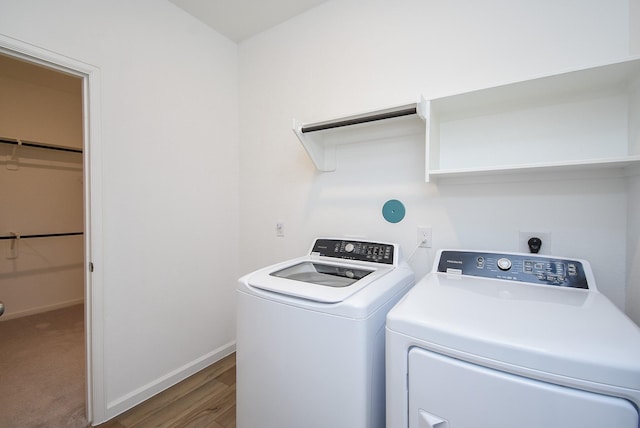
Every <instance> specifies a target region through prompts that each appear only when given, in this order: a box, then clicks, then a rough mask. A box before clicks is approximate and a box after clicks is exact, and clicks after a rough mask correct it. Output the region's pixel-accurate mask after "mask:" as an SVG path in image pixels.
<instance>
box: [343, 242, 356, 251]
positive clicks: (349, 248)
mask: <svg viewBox="0 0 640 428" xmlns="http://www.w3.org/2000/svg"><path fill="white" fill-rule="evenodd" d="M354 248H356V247H355V246H354V245H353V244H352V243H351V242H349V243H348V244H347V245H345V246H344V250H345V251H346V252H347V253H350V252H352V251H353V250H354Z"/></svg>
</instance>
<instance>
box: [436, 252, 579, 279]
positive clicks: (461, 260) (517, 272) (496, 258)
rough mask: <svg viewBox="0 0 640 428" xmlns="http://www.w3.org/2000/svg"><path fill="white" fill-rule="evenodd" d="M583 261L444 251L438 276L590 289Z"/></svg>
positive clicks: (527, 255)
mask: <svg viewBox="0 0 640 428" xmlns="http://www.w3.org/2000/svg"><path fill="white" fill-rule="evenodd" d="M584 269H585V268H584V266H583V264H582V262H580V261H579V260H571V259H561V258H557V257H547V256H538V255H533V254H506V253H486V252H476V251H455V250H451V251H449V250H443V251H442V252H441V253H440V260H439V261H438V272H448V273H455V274H459V275H468V276H479V277H483V278H492V279H505V280H510V281H520V282H528V283H533V284H546V285H554V286H558V287H571V288H584V289H588V288H589V285H588V284H587V278H586V275H585V270H584Z"/></svg>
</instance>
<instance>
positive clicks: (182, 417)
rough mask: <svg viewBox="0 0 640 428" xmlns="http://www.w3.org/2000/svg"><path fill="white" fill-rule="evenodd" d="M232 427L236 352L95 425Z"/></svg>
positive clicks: (119, 427)
mask: <svg viewBox="0 0 640 428" xmlns="http://www.w3.org/2000/svg"><path fill="white" fill-rule="evenodd" d="M150 426H153V427H176V426H179V427H185V428H186V427H189V428H196V427H203V428H204V427H207V428H235V426H236V354H235V353H234V354H231V355H229V356H227V357H225V358H223V359H222V360H220V361H218V362H216V363H214V364H212V365H211V366H209V367H207V368H206V369H204V370H202V371H200V372H198V373H196V374H194V375H193V376H191V377H189V378H187V379H185V380H183V381H182V382H180V383H178V384H177V385H174V386H173V387H171V388H169V389H167V390H166V391H163V392H161V393H160V394H158V395H156V396H154V397H152V398H150V399H149V400H147V401H145V402H143V403H141V404H139V405H138V406H136V407H134V408H133V409H131V410H128V411H127V412H125V413H123V414H121V415H119V416H117V417H115V418H114V419H112V420H111V421H109V422H106V423H104V424H101V425H98V428H136V427H150Z"/></svg>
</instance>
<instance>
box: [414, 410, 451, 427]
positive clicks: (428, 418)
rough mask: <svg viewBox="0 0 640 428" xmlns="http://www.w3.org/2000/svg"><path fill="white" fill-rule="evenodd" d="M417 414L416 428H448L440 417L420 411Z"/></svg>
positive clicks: (446, 423)
mask: <svg viewBox="0 0 640 428" xmlns="http://www.w3.org/2000/svg"><path fill="white" fill-rule="evenodd" d="M418 412H419V416H418V428H449V422H447V421H446V420H444V419H442V418H441V417H439V416H436V415H434V414H433V413H429V412H426V411H424V410H422V409H420V410H419V411H418Z"/></svg>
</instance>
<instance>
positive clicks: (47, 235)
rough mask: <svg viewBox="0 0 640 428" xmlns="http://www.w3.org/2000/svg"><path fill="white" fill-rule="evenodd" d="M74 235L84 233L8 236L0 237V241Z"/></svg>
mask: <svg viewBox="0 0 640 428" xmlns="http://www.w3.org/2000/svg"><path fill="white" fill-rule="evenodd" d="M74 235H84V232H68V233H41V234H39V235H9V236H0V240H2V239H18V238H19V239H29V238H52V237H56V236H74Z"/></svg>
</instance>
